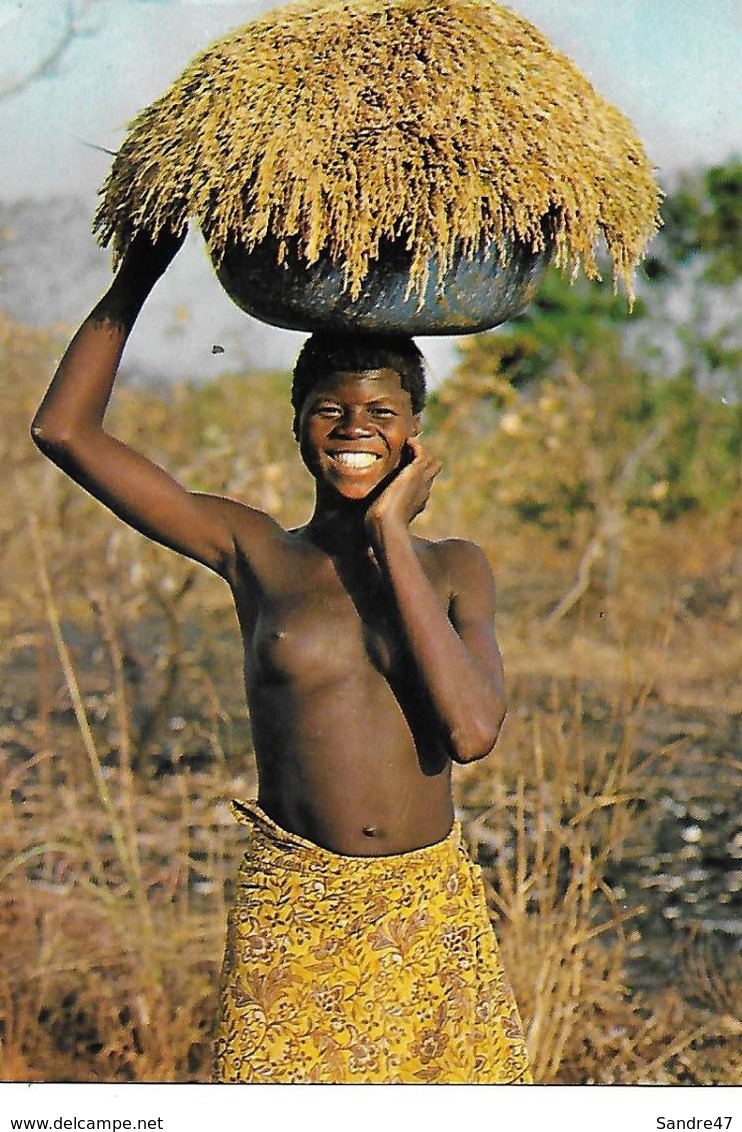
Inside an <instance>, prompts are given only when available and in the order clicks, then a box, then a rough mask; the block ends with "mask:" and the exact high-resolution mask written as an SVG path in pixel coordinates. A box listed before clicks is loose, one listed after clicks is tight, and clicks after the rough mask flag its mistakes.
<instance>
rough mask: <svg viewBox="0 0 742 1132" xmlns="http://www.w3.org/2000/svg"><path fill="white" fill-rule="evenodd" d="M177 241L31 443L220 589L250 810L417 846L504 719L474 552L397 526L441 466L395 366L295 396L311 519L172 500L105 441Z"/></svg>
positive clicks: (149, 247)
mask: <svg viewBox="0 0 742 1132" xmlns="http://www.w3.org/2000/svg"><path fill="white" fill-rule="evenodd" d="M181 242H182V240H181V239H176V238H174V237H172V236H171V235H169V234H166V235H165V236H163V237H161V238H160V239H158V240H157V241H156V242H155V243H154V244H152V243H151V242H150V241H149V240H148V239H147V238H144V237H138V238H137V239H136V240H135V241H134V243H133V245H132V247H131V248H130V250H129V252H128V253H127V255H126V256H125V258H124V261H123V263H122V265H121V267H120V268H119V271H118V273H117V274H116V277H115V278H114V280H113V283H112V285H111V287H110V289H109V290H108V292H107V293H106V294H105V295H104V297H103V298H102V299H101V301H100V302H99V303H98V305H97V306H96V307H95V308H94V310H93V311H92V312H91V314H90V315H89V317H88V318H87V319H86V320H85V322H84V323H83V325H82V326H81V327H80V330H79V331H78V332H77V334H76V335H75V337H74V338H73V340H72V342H71V343H70V345H69V347H68V349H67V352H66V353H65V356H64V358H63V359H62V361H61V363H60V365H59V368H58V370H57V372H56V374H55V376H54V379H53V381H52V383H51V385H50V387H49V390H48V391H47V393H46V396H45V397H44V399H43V401H42V403H41V406H40V407H39V410H38V412H37V414H36V417H35V419H34V422H33V425H32V436H33V438H34V440H35V442H36V443H37V444H38V446H39V448H40V449H41V450H42V452H44V453H45V455H47V456H48V457H49V458H50V459H51V460H53V461H54V462H55V463H56V464H58V465H59V467H61V468H62V469H63V470H64V471H65V472H66V473H67V474H68V475H70V476H71V477H72V478H73V479H75V480H76V481H77V482H78V483H80V484H81V485H82V486H83V487H84V488H85V489H86V490H87V491H89V492H90V493H91V494H93V495H94V496H95V497H96V498H98V499H99V500H101V502H102V503H104V504H105V505H106V506H107V507H109V508H110V509H111V510H112V511H114V512H115V513H116V514H117V515H119V516H120V517H121V518H122V519H123V520H124V521H125V522H127V523H129V524H130V525H131V526H133V527H135V528H136V529H137V530H139V531H141V532H142V533H144V534H146V535H147V536H148V537H150V538H152V539H155V540H156V541H158V542H160V543H163V544H164V545H166V546H169V547H172V548H173V549H175V550H177V551H178V552H180V553H181V554H184V555H186V556H188V557H189V558H193V559H195V560H197V561H199V562H201V563H203V564H204V565H206V566H208V567H209V568H210V569H212V570H214V571H215V572H216V573H218V574H219V575H221V576H222V577H223V578H224V579H225V580H226V581H227V583H228V584H229V586H230V587H231V590H232V593H233V596H234V602H235V608H236V611H237V617H238V620H239V625H240V629H241V633H242V641H243V646H244V656H245V663H244V673H245V685H246V690H247V699H248V706H249V709H250V717H251V722H252V728H253V737H254V744H255V752H256V758H257V766H258V781H259V795H258V801H259V803H260V804H261V806H262V807H263V808H264V810H265V811H266V812H267V813H268V814H269V815H270V816H271V817H272V818H273V819H274V820H275V821H277V822H278V823H279V825H281V826H282V827H283V828H285V829H289V830H292V831H293V832H295V833H298V834H300V835H301V836H303V837H305V838H308V839H309V840H311V841H313V842H315V843H316V844H318V845H322V846H324V847H326V848H328V849H331V850H333V851H335V852H337V853H343V854H350V855H360V856H365V855H384V854H390V853H400V852H405V851H407V850H411V849H416V848H419V847H421V846H424V845H430V844H433V843H435V842H437V841H440V840H442V839H443V838H444V837H445V836H446V835H447V833H448V832H449V830H450V828H451V824H452V821H453V803H452V797H451V762H452V761H454V762H460V763H465V762H470V761H472V760H474V759H479V758H482V757H484V756H485V755H487V754H488V753H489V752H490V751H491V750H492V748H493V747H494V745H495V742H496V739H497V736H498V733H499V730H500V727H501V725H502V721H503V718H504V714H505V704H504V692H503V676H502V665H501V661H500V654H499V651H498V647H497V643H496V640H495V635H494V629H493V621H494V602H495V596H494V583H493V580H492V575H491V572H490V569H489V566H488V565H487V562H486V559H485V557H484V554H483V553H482V551H481V550H480V549H479V548H478V547H476V546H474V544H472V543H469V542H465V541H462V540H459V539H448V540H443V541H439V542H432V541H429V540H427V539H422V538H418V537H416V536H414V535H413V534H412V532H411V530H410V525H411V523H412V521H413V519H414V518H415V516H416V515H418V514H419V513H420V512H421V511H422V510H423V509H424V508H425V506H426V504H427V502H428V499H429V496H430V492H431V488H432V484H433V481H434V479H435V477H436V475H437V474H438V472H439V470H440V465H439V464H438V463H437V462H436V461H435V460H433V459H431V457H430V456H428V455H427V454H426V452H425V451H424V449H423V448H422V446H421V444H420V442H419V439H418V433H419V427H420V422H419V418H418V417H417V416H416V415H415V414H414V413H413V411H412V406H411V401H410V397H409V394H408V393H407V392H406V391H405V390H403V389H402V386H401V382H400V377H399V375H398V374H397V373H396V372H395V371H394V370H392V369H381V370H372V371H366V372H363V373H328V374H326V375H323V376H322V377H321V379H320V380H319V381H318V382H317V383H316V385H315V386H314V388H313V389H312V390H311V391H310V392H309V394H308V395H307V397H306V399H305V402H304V404H303V405H302V407H301V409H300V412H299V413H298V416H297V422H296V426H297V436H298V439H299V444H300V450H301V455H302V458H303V460H304V463H305V465H306V467H307V468H308V470H309V472H310V473H311V475H312V476H313V477H314V481H315V506H314V511H313V514H312V517H311V519H310V520H309V522H308V523H307V524H306V525H305V526H303V527H301V528H299V529H296V530H286V529H284V528H283V527H281V526H280V525H279V524H278V523H277V522H276V521H275V520H274V519H272V518H271V517H270V516H269V515H266V514H265V513H263V512H261V511H258V510H256V509H255V508H252V507H250V506H249V505H247V504H245V503H242V502H237V501H235V500H231V499H225V498H222V497H218V496H213V495H204V494H197V493H193V492H190V491H188V490H187V489H186V488H184V487H182V486H181V485H180V484H179V483H177V482H176V481H175V480H174V479H172V477H170V476H169V475H168V474H167V473H166V472H165V471H163V470H162V469H161V468H160V467H158V466H157V465H156V464H154V463H152V462H151V461H150V460H148V459H147V458H146V457H145V456H143V455H141V454H140V453H138V452H135V451H133V450H132V449H130V448H129V447H128V446H127V445H125V444H123V443H122V442H121V441H120V440H118V439H116V438H115V437H113V436H111V435H109V434H108V433H107V432H106V430H105V428H104V416H105V412H106V408H107V405H108V401H109V398H110V395H111V391H112V388H113V383H114V379H115V377H116V373H117V371H118V366H119V362H120V359H121V354H122V352H123V349H124V346H125V344H126V341H127V339H128V336H129V334H130V332H131V330H132V328H133V326H134V323H135V321H136V318H137V316H138V314H139V311H140V309H141V307H142V305H143V303H144V301H145V299H146V298H147V296H148V295H149V293H150V291H151V289H152V287H153V286H154V284H155V283H156V281H157V279H158V278H159V277H160V276H161V275H162V273H163V272H164V271H165V270H166V268H167V266H168V264H169V263H170V261H171V260H172V258H173V256H174V255H175V254H176V252H177V250H178V248H179V246H180V243H181Z"/></svg>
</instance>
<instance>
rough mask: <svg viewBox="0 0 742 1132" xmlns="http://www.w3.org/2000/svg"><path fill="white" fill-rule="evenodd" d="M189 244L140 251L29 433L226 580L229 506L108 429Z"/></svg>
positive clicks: (122, 512) (129, 518) (135, 522)
mask: <svg viewBox="0 0 742 1132" xmlns="http://www.w3.org/2000/svg"><path fill="white" fill-rule="evenodd" d="M181 243H182V237H175V236H173V235H172V234H170V233H167V234H165V235H164V236H162V237H160V238H159V239H158V240H157V241H156V242H155V243H154V244H153V243H151V242H150V241H149V239H148V238H147V237H146V236H138V237H137V239H136V240H134V241H133V243H132V247H131V249H130V251H129V252H128V253H127V255H126V257H125V259H124V261H123V263H122V265H121V268H120V269H119V271H118V273H117V275H116V277H115V279H114V280H113V283H112V284H111V287H110V288H109V290H108V291H107V292H106V294H105V295H104V296H103V298H102V299H101V300H100V302H99V303H98V304H97V305H96V306H95V307H94V309H93V310H92V311H91V313H90V315H89V316H88V318H87V319H86V320H85V322H84V323H83V324H82V326H81V327H80V329H79V330H78V332H77V333H76V335H75V336H74V338H73V339H72V341H71V342H70V345H69V346H68V348H67V350H66V352H65V355H64V357H63V358H62V361H61V362H60V364H59V367H58V369H57V372H56V374H55V375H54V378H53V380H52V382H51V385H50V386H49V389H48V390H47V393H46V395H45V397H44V399H43V401H42V402H41V405H40V406H39V409H38V412H37V413H36V416H35V417H34V420H33V423H32V425H31V435H32V437H33V440H34V442H35V443H36V444H37V445H38V447H39V448H40V449H41V451H42V452H43V453H44V455H45V456H47V457H48V458H49V459H50V460H52V461H53V462H54V463H55V464H57V465H58V466H59V467H60V468H61V469H62V470H63V471H64V472H66V473H67V475H69V476H70V477H71V478H72V479H74V480H75V481H76V482H77V483H79V484H80V485H81V486H82V487H84V488H85V489H86V490H87V491H89V492H90V494H91V495H93V496H95V497H96V498H97V499H99V500H100V501H101V502H102V503H104V504H105V505H106V506H107V507H109V508H110V509H111V510H112V511H113V512H114V513H115V514H117V515H118V516H119V517H120V518H121V519H123V520H124V521H125V522H126V523H128V524H129V525H130V526H132V527H135V528H136V529H137V530H139V531H141V532H142V533H143V534H145V535H147V536H149V537H150V538H152V539H155V540H156V541H158V542H161V543H163V544H165V545H166V546H170V547H172V548H173V549H175V550H178V551H180V552H181V553H183V554H186V555H188V556H189V557H191V558H195V559H196V560H198V561H200V562H203V563H204V564H205V565H207V566H210V567H211V568H212V569H214V570H216V571H217V572H219V573H222V574H224V573H226V571H227V568H228V562H229V560H230V558H231V555H232V553H233V538H232V526H231V517H232V516H231V509H232V508H233V507H236V506H237V505H235V504H230V503H229V501H227V500H221V499H218V498H215V497H213V496H206V495H197V494H194V493H191V492H189V491H187V490H186V489H185V488H183V487H182V486H181V485H180V484H179V483H177V482H176V481H175V480H174V479H173V478H172V477H171V476H169V475H168V474H167V473H166V472H165V471H164V470H163V469H162V468H160V467H159V466H158V465H157V464H155V463H153V462H152V461H151V460H149V459H147V458H146V457H145V456H143V455H142V454H140V453H139V452H135V451H134V450H133V449H131V448H130V447H128V446H127V445H126V444H124V443H123V442H122V441H120V440H118V439H117V438H116V437H114V436H111V435H110V434H109V433H108V432H106V430H105V428H104V427H103V422H104V417H105V413H106V409H107V407H108V403H109V400H110V397H111V392H112V389H113V385H114V381H115V378H116V374H117V372H118V367H119V363H120V361H121V356H122V354H123V351H124V347H125V345H126V342H127V340H128V338H129V335H130V333H131V331H132V329H133V327H134V324H135V322H136V320H137V317H138V315H139V312H140V310H141V308H142V306H143V304H144V302H145V300H146V299H147V297H148V295H149V294H150V292H151V290H152V288H153V287H154V285H155V283H156V282H157V280H158V279H159V278H160V276H161V275H162V274H163V272H164V271H165V270H166V268H167V266H168V265H169V263H170V261H171V260H172V258H173V257H174V255H175V254H176V252H177V250H178V248H179V247H180V245H181Z"/></svg>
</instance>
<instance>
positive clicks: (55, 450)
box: [31, 414, 72, 466]
mask: <svg viewBox="0 0 742 1132" xmlns="http://www.w3.org/2000/svg"><path fill="white" fill-rule="evenodd" d="M31 439H32V440H33V442H34V444H35V445H36V447H37V448H38V449H39V451H40V452H42V453H43V454H44V456H46V457H47V458H48V459H49V460H51V461H52V462H53V463H55V464H59V465H60V466H64V465H65V464H69V463H70V461H71V456H72V434H71V431H69V430H67V429H64V428H58V427H54V426H50V425H48V424H45V423H44V421H43V419H42V418H40V416H39V415H38V414H37V415H36V416H35V417H34V419H33V421H32V422H31Z"/></svg>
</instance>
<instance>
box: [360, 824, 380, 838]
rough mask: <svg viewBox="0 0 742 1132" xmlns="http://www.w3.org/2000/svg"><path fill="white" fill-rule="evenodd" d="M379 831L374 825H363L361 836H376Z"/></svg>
mask: <svg viewBox="0 0 742 1132" xmlns="http://www.w3.org/2000/svg"><path fill="white" fill-rule="evenodd" d="M379 832H380V831H379V830H378V829H377V828H376V826H373V825H364V827H363V836H364V837H378V836H379Z"/></svg>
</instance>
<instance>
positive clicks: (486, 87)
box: [95, 0, 660, 296]
mask: <svg viewBox="0 0 742 1132" xmlns="http://www.w3.org/2000/svg"><path fill="white" fill-rule="evenodd" d="M101 192H102V201H101V203H100V206H99V209H98V212H97V215H96V219H95V231H96V232H97V234H98V237H99V239H100V241H101V243H103V244H104V245H105V244H108V243H109V242H111V241H113V247H114V251H115V253H116V255H117V256H120V255H121V254H122V252H123V251H124V250H125V248H126V246H127V244H128V243H129V241H130V240H131V238H132V236H133V235H134V234H135V233H136V232H137V231H138V230H140V229H146V230H149V231H150V232H156V231H158V230H159V229H160V228H161V227H162V226H170V227H172V228H175V229H177V230H180V229H181V228H182V227H183V225H185V223H186V222H187V221H188V219H190V218H195V219H196V220H197V221H198V223H199V224H200V226H201V228H202V230H203V232H204V235H205V237H206V240H207V243H208V245H209V248H210V251H211V254H212V257H213V258H214V259H215V262H217V263H218V262H219V260H220V257H221V255H222V253H223V251H224V247H225V244H226V242H227V240H228V239H230V238H232V239H234V238H236V239H237V240H239V241H241V242H242V243H244V244H245V246H246V247H248V248H252V247H254V246H255V244H256V243H257V242H258V241H260V240H261V239H262V238H263V237H264V236H266V234H268V233H271V234H272V235H273V236H274V237H276V238H277V239H278V243H279V257H280V256H283V255H285V253H286V251H287V248H288V246H289V244H290V243H293V244H294V246H295V247H296V248H297V249H298V251H299V254H300V255H301V257H302V258H304V259H306V261H307V262H309V263H313V262H315V261H316V260H317V258H318V257H319V255H320V254H323V253H324V254H326V255H328V256H329V257H330V258H331V259H333V260H335V261H339V262H341V263H343V264H344V267H345V280H346V286H347V287H349V288H350V291H351V294H352V295H354V296H357V295H358V294H359V293H360V290H361V287H362V282H363V279H364V277H365V275H366V273H367V270H368V265H369V261H370V260H372V259H374V258H375V257H376V255H377V253H378V250H379V243H380V241H381V240H382V239H389V238H391V239H394V238H398V237H401V238H402V239H404V240H405V241H406V243H407V246H408V247H409V248H410V250H411V251H412V257H413V258H412V269H411V279H412V281H415V282H416V283H417V284H418V285H420V286H421V287H422V286H424V279H425V275H426V265H427V263H428V259H429V256H430V255H431V253H434V254H436V255H437V256H438V258H439V262H440V264H441V269H442V270H445V267H446V264H447V262H448V261H449V260H450V257H451V256H452V254H453V252H454V250H455V249H457V248H458V249H463V251H464V254H465V255H467V256H470V255H473V254H474V253H475V252H476V251H477V250H478V249H481V247H482V245H483V244H484V245H487V244H489V243H490V242H492V243H493V244H494V245H495V246H496V247H502V246H507V241H508V238H513V237H514V238H516V239H519V240H521V241H524V242H526V243H527V244H528V245H530V246H533V247H542V246H543V241H544V225H545V223H546V224H547V226H548V229H549V230H550V233H551V235H552V236H553V238H554V241H555V254H556V259H557V262H558V263H559V264H561V265H562V266H564V267H568V268H570V269H571V270H572V271H577V270H578V269H579V267H580V266H582V268H583V269H584V271H585V272H586V273H587V274H588V275H589V276H591V277H597V268H596V263H595V254H594V253H595V248H596V244H597V241H598V239H599V237H600V235H601V233H602V235H603V236H604V237H605V241H606V244H607V247H608V251H609V253H610V255H611V258H612V260H613V266H614V275H615V277H616V278H617V279H618V278H620V279H622V280H623V282H624V283H625V285H626V288H627V290H628V291H629V293H630V292H631V276H632V272H633V269H634V268H635V266H636V264H637V263H638V261H639V259H640V258H641V256H642V253H643V250H644V248H645V246H646V244H647V242H648V240H649V239H650V238H651V237H652V235H653V234H654V232H655V231H656V228H657V225H658V205H659V199H660V194H659V191H658V189H657V186H656V183H655V180H654V175H653V169H652V167H651V165H650V163H649V161H648V159H647V157H646V155H645V153H644V150H643V148H642V145H641V143H640V141H639V139H638V138H637V136H636V134H635V132H634V130H633V128H632V126H631V124H630V123H629V122H628V120H627V119H626V118H625V117H624V116H623V115H622V114H621V113H620V112H619V111H618V110H617V109H616V108H615V107H613V106H612V105H610V104H609V103H608V102H606V101H605V100H604V99H603V98H601V96H600V95H599V94H597V93H596V91H595V90H594V89H593V87H592V86H591V85H590V83H588V82H587V80H586V79H585V78H584V76H583V75H582V74H581V73H580V71H579V70H578V69H577V67H576V66H575V65H574V64H573V63H572V62H571V61H570V60H569V59H567V58H566V57H565V56H564V55H562V54H560V53H559V52H558V51H555V50H554V49H553V48H552V47H551V46H550V44H549V43H548V42H547V40H546V39H545V38H544V36H543V35H542V34H541V33H540V32H539V31H538V30H537V29H536V28H535V27H533V25H532V24H530V23H528V22H527V21H526V20H524V19H522V18H521V17H519V16H517V15H515V14H514V13H513V12H511V11H509V10H508V9H507V8H504V7H502V6H500V5H499V4H496V3H494V2H492V0H325V2H324V3H317V2H316V0H315V2H312V3H301V4H292V5H289V6H287V7H283V8H280V9H277V10H274V11H273V12H271V13H269V14H268V15H267V16H265V17H263V18H261V19H258V20H256V21H254V22H251V23H249V24H247V25H245V26H244V27H242V28H240V29H238V30H237V31H235V32H233V33H231V34H230V35H228V36H226V37H225V38H223V39H221V40H219V41H218V42H217V43H215V44H214V45H213V46H211V47H210V48H209V49H208V50H206V51H204V52H203V53H202V54H200V55H198V56H197V57H196V58H195V59H194V60H193V61H192V62H191V63H190V65H189V66H188V67H187V68H186V70H185V71H184V72H183V73H182V75H181V76H180V77H179V78H178V79H177V80H176V81H175V82H174V83H173V84H172V86H171V87H170V88H169V90H167V91H166V92H165V94H164V95H163V96H162V97H161V98H159V99H158V100H157V101H156V102H154V103H153V104H152V105H150V106H149V107H147V108H146V109H145V110H143V111H142V112H141V113H140V114H139V116H138V117H137V118H136V119H135V120H134V122H133V123H132V125H131V128H130V131H129V133H128V135H127V137H126V139H125V141H124V143H123V145H122V146H121V149H120V150H119V152H118V154H117V156H116V158H115V160H114V163H113V167H112V170H111V173H110V175H109V177H108V179H107V181H106V183H105V185H104V186H103V188H102V190H101Z"/></svg>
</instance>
